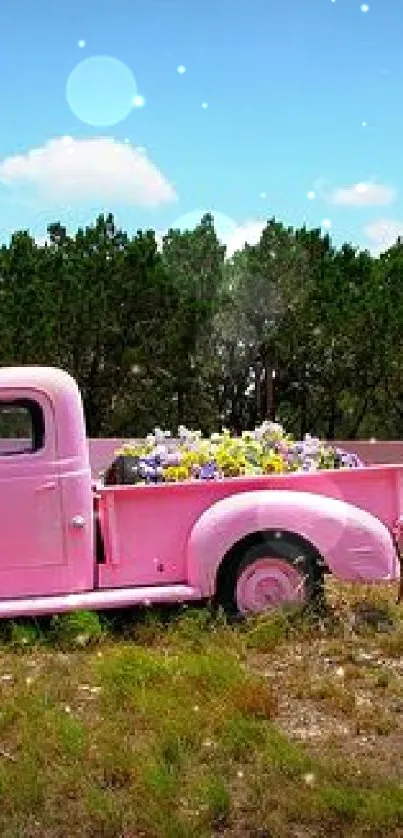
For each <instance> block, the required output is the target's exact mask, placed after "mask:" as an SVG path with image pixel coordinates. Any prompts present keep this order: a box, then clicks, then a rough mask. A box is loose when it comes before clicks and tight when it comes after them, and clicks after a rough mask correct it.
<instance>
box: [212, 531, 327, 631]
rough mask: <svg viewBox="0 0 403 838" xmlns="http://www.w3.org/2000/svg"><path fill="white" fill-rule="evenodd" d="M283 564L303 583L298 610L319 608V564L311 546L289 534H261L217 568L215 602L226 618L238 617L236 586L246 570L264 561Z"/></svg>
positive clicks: (321, 582)
mask: <svg viewBox="0 0 403 838" xmlns="http://www.w3.org/2000/svg"><path fill="white" fill-rule="evenodd" d="M268 554H269V555H270V556H271V557H273V558H278V559H280V560H282V561H285V562H286V563H287V564H289V565H290V566H291V567H292V568H295V570H297V571H298V572H299V573H300V575H301V577H303V579H304V601H303V603H302V607H307V606H310V605H312V606H313V605H316V606H317V607H318V606H319V605H323V603H324V573H323V560H322V559H321V557H320V555H318V553H317V552H316V550H315V549H314V548H313V547H312V545H310V544H308V543H306V542H304V541H303V540H302V539H300V538H298V536H295V535H293V534H292V533H275V532H266V533H262V534H261V536H260V539H259V541H255V542H254V543H252V544H250V545H249V546H248V545H247V544H246V545H245V546H244V547H243V548H241V549H236V548H235V550H234V551H232V552H231V553H230V554H229V555H228V556H227V557H226V558H225V559H224V562H223V564H222V566H221V568H220V571H219V575H218V580H217V601H218V603H219V604H220V605H221V607H223V608H224V610H225V611H226V612H227V613H228V614H233V615H235V614H239V609H238V603H237V601H236V589H237V583H238V580H239V579H240V577H241V575H242V573H243V572H244V571H245V569H246V568H247V567H249V566H250V565H252V564H253V563H254V562H257V561H258V560H259V559H262V558H266V557H267V556H268Z"/></svg>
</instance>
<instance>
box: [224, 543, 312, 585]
mask: <svg viewBox="0 0 403 838" xmlns="http://www.w3.org/2000/svg"><path fill="white" fill-rule="evenodd" d="M275 532H279V530H260V531H258V532H253V533H249V535H246V536H245V537H244V538H241V539H240V541H237V542H236V543H235V544H233V545H232V547H231V548H230V549H229V550H228V551H227V553H226V554H225V556H224V557H223V558H222V560H221V563H220V565H219V567H218V571H217V576H216V589H215V593H216V595H217V594H218V596H219V595H220V592H221V591H222V589H223V586H224V585H225V583H226V580H227V579H228V573H229V572H233V571H234V570H235V569H236V568H237V567H238V565H239V563H240V561H241V559H242V557H243V556H244V554H245V553H246V551H247V550H250V549H251V547H256V546H258V545H259V544H264V542H265V540H266V538H267V536H268V535H273V534H274V533H275ZM281 536H282V537H284V538H285V539H286V540H287V541H288V542H289V543H292V544H293V545H294V546H295V547H300V548H301V550H304V551H305V552H308V554H309V556H310V558H311V559H312V560H313V562H314V567H315V568H317V576H318V579H319V578H321V577H322V574H323V573H326V572H327V567H326V563H325V561H324V558H323V556H321V554H320V553H319V551H318V550H317V548H316V547H314V545H313V544H312V543H311V542H310V541H308V540H307V539H306V538H304V537H303V536H302V535H298V534H297V533H294V532H289V531H288V530H281Z"/></svg>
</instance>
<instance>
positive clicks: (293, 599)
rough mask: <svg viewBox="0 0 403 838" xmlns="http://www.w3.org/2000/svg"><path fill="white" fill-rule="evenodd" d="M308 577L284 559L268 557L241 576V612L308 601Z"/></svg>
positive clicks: (238, 587)
mask: <svg viewBox="0 0 403 838" xmlns="http://www.w3.org/2000/svg"><path fill="white" fill-rule="evenodd" d="M304 589H305V584H304V578H303V576H302V575H301V574H300V573H298V571H297V570H296V569H295V568H294V567H291V565H289V564H287V563H286V562H284V561H281V560H280V559H277V558H271V557H270V556H268V557H267V558H265V559H259V560H258V561H256V562H254V563H253V565H251V566H250V567H247V568H245V570H244V571H243V573H242V574H241V575H240V577H239V579H238V581H237V585H236V591H235V599H236V603H237V606H238V609H239V611H240V613H241V614H259V613H262V611H264V610H266V609H267V608H276V607H278V606H280V605H284V604H285V603H288V604H297V603H301V602H303V601H304Z"/></svg>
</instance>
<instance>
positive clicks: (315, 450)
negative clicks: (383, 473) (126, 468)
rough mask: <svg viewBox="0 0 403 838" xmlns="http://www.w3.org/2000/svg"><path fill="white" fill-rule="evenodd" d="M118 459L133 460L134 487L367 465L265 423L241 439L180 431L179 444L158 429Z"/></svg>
mask: <svg viewBox="0 0 403 838" xmlns="http://www.w3.org/2000/svg"><path fill="white" fill-rule="evenodd" d="M115 456H116V458H130V459H131V462H132V466H131V469H130V470H131V473H132V474H131V477H132V479H131V480H130V482H133V483H160V482H166V483H171V482H179V481H187V480H219V479H223V478H228V477H250V476H255V475H268V474H284V473H286V472H295V471H309V472H310V471H317V470H318V469H339V468H360V467H362V466H363V465H364V463H362V462H361V461H360V460H359V458H358V457H357V456H356V455H355V454H348V453H346V452H343V451H341V450H340V449H338V448H335V447H332V446H330V445H327V444H326V443H324V442H322V441H321V440H319V439H317V438H315V437H312V436H310V435H309V434H306V435H305V437H304V439H303V440H302V441H301V442H297V441H295V440H293V438H292V437H291V436H290V435H289V434H286V433H285V431H284V429H283V427H282V426H281V425H279V424H277V423H275V422H264V423H263V424H262V425H261V426H260V427H258V428H256V429H255V430H254V431H245V432H244V433H242V435H241V436H240V437H235V436H231V434H230V432H229V431H228V430H223V431H222V433H214V434H212V435H211V436H210V437H209V438H202V434H201V432H200V431H190V430H188V429H187V428H185V427H180V428H179V430H178V437H177V439H175V440H174V439H172V437H171V434H170V432H169V431H164V430H162V429H161V428H156V429H155V431H154V433H152V434H149V435H148V436H147V438H146V440H145V442H144V443H142V444H141V445H139V444H138V443H134V442H133V443H131V442H127V443H125V444H124V445H123V447H122V448H121V449H120V450H119V451H116V453H115ZM115 462H116V461H115Z"/></svg>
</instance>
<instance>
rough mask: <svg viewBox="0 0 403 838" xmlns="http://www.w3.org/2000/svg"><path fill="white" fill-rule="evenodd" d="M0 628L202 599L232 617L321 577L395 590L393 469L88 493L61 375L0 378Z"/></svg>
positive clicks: (316, 589) (317, 584) (78, 404)
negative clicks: (16, 620)
mask: <svg viewBox="0 0 403 838" xmlns="http://www.w3.org/2000/svg"><path fill="white" fill-rule="evenodd" d="M0 433H1V436H2V440H1V441H2V445H1V447H0V617H15V616H18V615H19V616H22V615H35V614H36V615H40V614H52V613H56V612H62V611H73V610H78V609H93V610H97V609H99V610H102V609H105V608H115V607H116V608H120V607H122V606H133V605H138V604H152V603H162V602H186V601H188V602H190V601H192V600H193V601H194V600H199V601H203V600H208V599H214V600H216V601H217V600H218V601H220V602H222V603H223V605H224V606H225V607H227V608H229V609H233V610H236V611H238V612H240V613H243V614H249V613H259V612H261V611H264V610H266V609H268V608H270V607H274V606H279V605H282V604H286V603H290V602H295V603H298V602H301V603H304V602H307V601H309V600H310V599H311V598H312V597H315V596H317V595H318V593H320V590H321V586H322V582H323V575H324V573H326V572H327V573H329V572H330V573H333V574H334V575H335V576H336V577H338V578H340V579H344V580H351V581H362V582H371V581H381V580H383V581H385V580H398V579H399V577H400V562H399V543H400V536H401V528H402V524H403V515H402V498H403V466H394V465H392V466H375V467H368V468H362V469H351V470H348V469H346V470H334V471H333V470H332V471H319V472H316V473H294V474H286V475H280V476H267V477H253V478H243V477H239V478H230V479H223V480H216V481H197V480H195V481H193V482H187V483H178V484H160V485H151V486H147V485H133V486H130V485H129V486H128V485H117V486H116V485H114V486H95V485H94V483H93V481H92V479H91V471H90V463H89V450H88V443H87V438H86V427H85V419H84V413H83V406H82V400H81V396H80V392H79V390H78V387H77V385H76V383H75V381H74V380H73V379H72V378H71V377H70V376H69V375H68V374H67V373H65V372H63V371H61V370H57V369H51V368H42V367H11V368H3V369H0Z"/></svg>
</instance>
